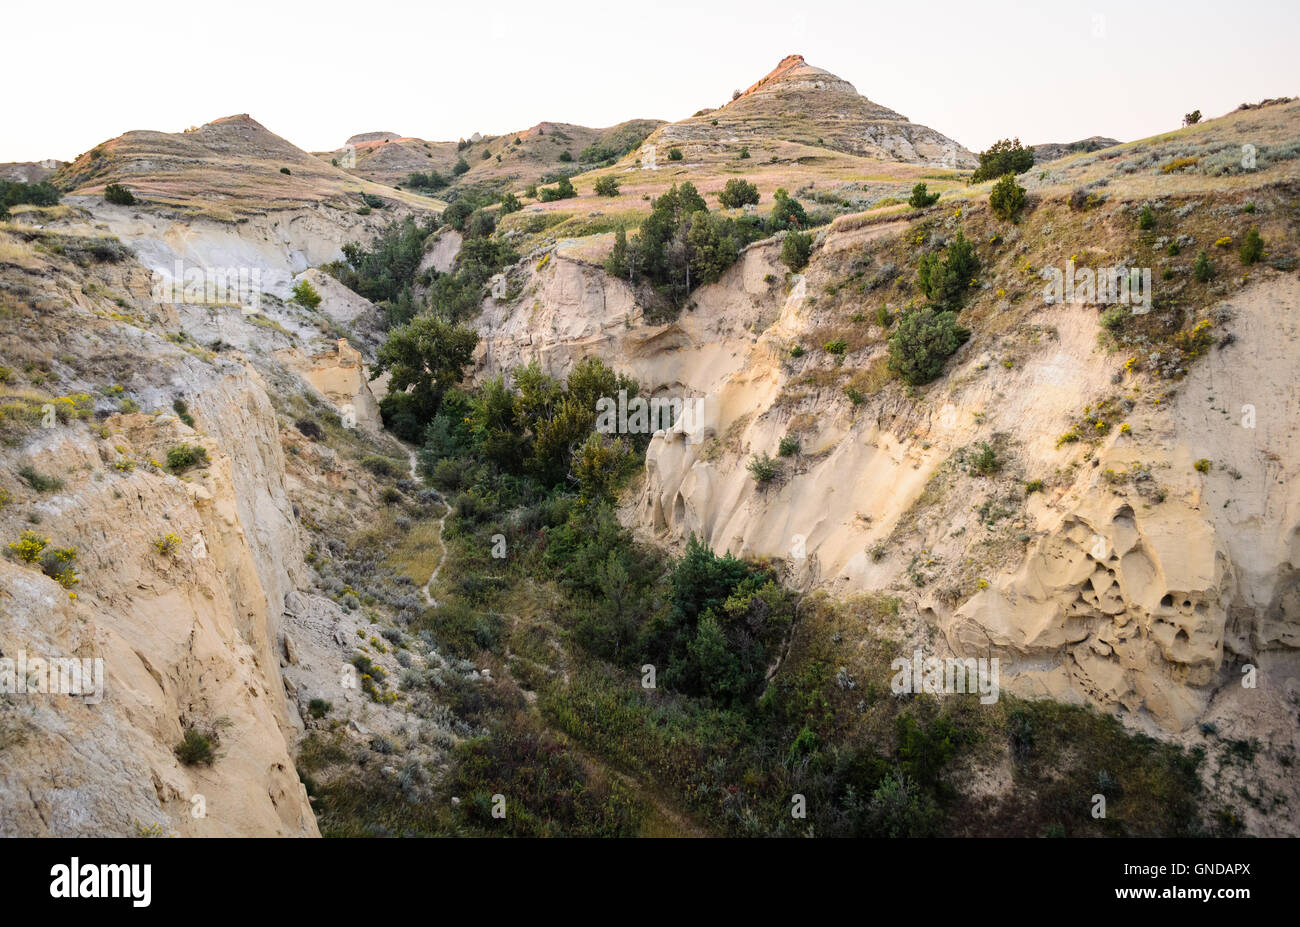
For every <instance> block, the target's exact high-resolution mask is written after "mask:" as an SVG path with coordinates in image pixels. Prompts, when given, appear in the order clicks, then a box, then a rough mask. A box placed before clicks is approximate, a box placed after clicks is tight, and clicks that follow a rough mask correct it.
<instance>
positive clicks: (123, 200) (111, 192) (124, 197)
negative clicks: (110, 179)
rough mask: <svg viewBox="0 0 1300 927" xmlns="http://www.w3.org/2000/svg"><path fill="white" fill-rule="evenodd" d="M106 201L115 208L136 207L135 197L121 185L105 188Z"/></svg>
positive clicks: (116, 184) (112, 184)
mask: <svg viewBox="0 0 1300 927" xmlns="http://www.w3.org/2000/svg"><path fill="white" fill-rule="evenodd" d="M104 200H105V202H108V203H112V204H113V205H114V206H134V205H135V195H134V194H132V193H131V191H130V190H128V189H127V188H126V187H124V186H122V185H121V184H120V183H111V184H109V185H108V186H106V187H105V188H104Z"/></svg>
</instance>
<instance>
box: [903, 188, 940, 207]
mask: <svg viewBox="0 0 1300 927" xmlns="http://www.w3.org/2000/svg"><path fill="white" fill-rule="evenodd" d="M937 202H939V194H938V193H930V192H928V191H927V190H926V185H925V184H924V183H918V184H917V185H916V186H915V187H913V188H912V196H911V197H910V198H909V199H908V201H907V204H908V205H909V206H911V207H912V208H913V209H925V208H926V207H927V206H933V205H934V204H935V203H937Z"/></svg>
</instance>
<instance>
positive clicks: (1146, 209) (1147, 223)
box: [1138, 206, 1156, 231]
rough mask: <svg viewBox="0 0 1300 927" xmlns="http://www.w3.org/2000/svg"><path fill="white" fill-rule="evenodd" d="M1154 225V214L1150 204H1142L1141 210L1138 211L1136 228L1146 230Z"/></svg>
mask: <svg viewBox="0 0 1300 927" xmlns="http://www.w3.org/2000/svg"><path fill="white" fill-rule="evenodd" d="M1155 227H1156V214H1155V213H1154V212H1153V211H1152V210H1151V207H1150V206H1143V207H1142V211H1141V212H1140V213H1138V228H1140V229H1142V230H1143V231H1146V230H1148V229H1153V228H1155Z"/></svg>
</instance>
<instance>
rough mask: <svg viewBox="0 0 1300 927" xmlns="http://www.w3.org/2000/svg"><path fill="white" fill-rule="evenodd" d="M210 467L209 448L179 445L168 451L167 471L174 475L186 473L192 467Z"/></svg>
mask: <svg viewBox="0 0 1300 927" xmlns="http://www.w3.org/2000/svg"><path fill="white" fill-rule="evenodd" d="M207 465H208V451H207V448H204V447H200V446H199V445H196V444H177V445H176V446H175V447H172V448H169V449H168V451H167V469H169V470H171V471H172V472H173V473H184V472H185V471H186V470H188V469H190V468H191V467H206V466H207Z"/></svg>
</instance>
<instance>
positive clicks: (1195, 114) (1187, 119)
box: [1183, 109, 1201, 126]
mask: <svg viewBox="0 0 1300 927" xmlns="http://www.w3.org/2000/svg"><path fill="white" fill-rule="evenodd" d="M1200 121H1201V111H1200V110H1199V109H1194V110H1192V111H1191V112H1190V113H1188V114H1186V115H1185V116H1183V125H1185V126H1194V125H1196V124H1197V123H1198V122H1200Z"/></svg>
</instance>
